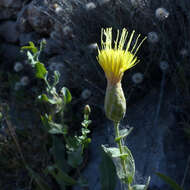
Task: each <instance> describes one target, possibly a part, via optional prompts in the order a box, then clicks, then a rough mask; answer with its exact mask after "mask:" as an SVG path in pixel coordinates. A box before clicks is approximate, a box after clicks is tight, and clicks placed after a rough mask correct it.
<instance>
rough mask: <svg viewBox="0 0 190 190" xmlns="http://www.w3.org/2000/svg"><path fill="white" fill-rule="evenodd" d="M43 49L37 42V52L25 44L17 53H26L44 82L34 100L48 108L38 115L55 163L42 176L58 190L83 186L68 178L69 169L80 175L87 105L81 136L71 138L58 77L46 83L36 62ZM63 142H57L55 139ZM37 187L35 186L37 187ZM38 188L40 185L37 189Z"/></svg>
mask: <svg viewBox="0 0 190 190" xmlns="http://www.w3.org/2000/svg"><path fill="white" fill-rule="evenodd" d="M44 47H45V41H43V40H42V41H41V43H40V49H38V48H37V47H36V46H35V45H34V43H33V42H29V46H24V47H22V49H21V50H27V56H28V61H29V63H30V64H31V66H32V67H33V68H34V70H35V76H36V78H38V79H41V80H43V81H44V82H45V86H46V88H45V90H44V92H43V93H41V94H40V95H39V96H38V98H37V100H38V102H39V103H41V104H45V105H47V107H48V111H47V112H46V113H44V111H43V112H42V113H43V114H42V115H41V120H42V123H43V125H44V127H45V131H47V132H48V133H49V134H50V135H51V136H50V137H51V141H52V147H51V148H52V150H53V151H52V154H53V157H54V161H55V163H54V164H53V165H51V166H48V167H47V168H46V173H47V174H51V175H52V177H53V178H54V179H55V180H56V181H57V183H58V184H59V185H60V187H61V189H65V188H66V186H72V185H80V186H84V185H86V182H84V180H81V179H80V178H79V180H76V179H74V178H73V177H71V176H70V175H69V174H70V172H71V171H73V169H75V170H76V171H77V175H79V174H80V172H79V171H80V169H79V167H80V166H81V164H82V163H83V156H84V151H85V148H87V146H88V144H89V143H90V142H91V139H90V138H89V137H88V134H89V133H90V130H89V129H88V126H89V124H90V123H91V120H89V115H90V112H91V111H90V107H89V106H88V105H86V106H85V108H84V120H83V122H82V123H81V125H82V128H81V134H76V135H71V134H70V133H69V130H68V125H67V124H66V122H65V118H64V113H65V110H66V107H67V105H68V104H69V103H70V102H71V100H72V96H71V93H70V91H69V89H67V88H66V87H62V88H61V90H60V92H58V91H57V88H56V86H57V84H58V83H59V78H60V74H59V72H58V71H54V76H53V79H54V80H53V82H51V83H50V82H49V80H48V79H49V77H48V71H47V70H46V68H45V66H44V64H43V63H42V62H40V60H39V56H40V53H41V52H42V50H43V48H44ZM57 135H59V136H62V137H63V138H62V139H61V138H59V136H57ZM38 185H39V184H38ZM39 186H40V185H39Z"/></svg>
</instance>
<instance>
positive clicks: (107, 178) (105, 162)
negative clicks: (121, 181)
mask: <svg viewBox="0 0 190 190" xmlns="http://www.w3.org/2000/svg"><path fill="white" fill-rule="evenodd" d="M100 181H101V190H108V189H109V190H114V189H115V186H116V170H115V165H114V163H113V161H112V159H111V158H110V157H109V156H108V155H107V154H106V153H105V152H104V151H102V161H101V163H100Z"/></svg>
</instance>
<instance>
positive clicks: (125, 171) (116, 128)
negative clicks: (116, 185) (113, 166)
mask: <svg viewBox="0 0 190 190" xmlns="http://www.w3.org/2000/svg"><path fill="white" fill-rule="evenodd" d="M114 128H115V137H116V138H118V139H119V140H118V141H116V143H117V145H118V147H119V151H120V154H123V153H124V152H123V144H122V139H121V138H119V136H120V134H119V122H114ZM120 158H121V165H122V167H123V171H124V173H125V178H126V179H125V181H126V182H127V181H128V179H127V170H126V167H125V166H126V163H125V160H124V158H123V157H120ZM128 189H129V190H130V189H131V186H130V184H129V183H128Z"/></svg>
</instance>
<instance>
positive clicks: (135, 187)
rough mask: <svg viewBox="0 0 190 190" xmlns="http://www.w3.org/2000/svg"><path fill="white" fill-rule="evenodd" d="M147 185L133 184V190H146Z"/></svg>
mask: <svg viewBox="0 0 190 190" xmlns="http://www.w3.org/2000/svg"><path fill="white" fill-rule="evenodd" d="M145 187H146V186H145V185H133V186H132V190H145Z"/></svg>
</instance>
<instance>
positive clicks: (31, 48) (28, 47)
mask: <svg viewBox="0 0 190 190" xmlns="http://www.w3.org/2000/svg"><path fill="white" fill-rule="evenodd" d="M21 50H30V51H32V53H33V54H35V53H37V52H38V48H37V47H36V46H35V45H34V43H33V42H31V41H30V42H29V46H23V47H21Z"/></svg>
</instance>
